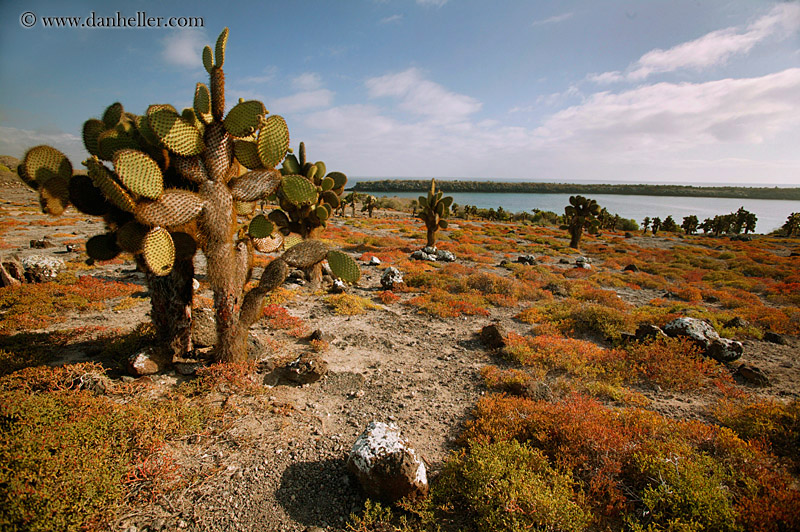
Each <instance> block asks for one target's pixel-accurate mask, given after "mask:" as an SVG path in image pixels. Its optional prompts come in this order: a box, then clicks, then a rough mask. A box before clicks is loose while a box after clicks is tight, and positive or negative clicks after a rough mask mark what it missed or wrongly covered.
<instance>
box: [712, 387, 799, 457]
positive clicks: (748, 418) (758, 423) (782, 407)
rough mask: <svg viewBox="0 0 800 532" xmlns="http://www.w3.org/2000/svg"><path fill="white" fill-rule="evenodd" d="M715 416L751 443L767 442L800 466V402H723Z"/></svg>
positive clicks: (717, 408)
mask: <svg viewBox="0 0 800 532" xmlns="http://www.w3.org/2000/svg"><path fill="white" fill-rule="evenodd" d="M714 416H715V417H716V418H717V420H718V421H719V422H720V423H721V424H722V425H724V426H726V427H730V428H731V429H733V430H734V431H735V432H736V433H737V434H738V435H739V436H741V437H742V438H744V439H748V440H762V441H766V442H768V443H769V444H770V446H771V447H772V451H773V452H774V453H775V454H777V455H778V456H785V457H788V458H790V459H792V460H794V461H795V462H796V463H798V464H800V402H799V401H798V400H797V399H794V400H792V401H790V402H788V403H784V402H781V401H777V400H774V399H764V400H759V401H756V402H752V403H747V402H742V401H731V400H723V401H720V402H719V403H717V405H716V406H715V408H714Z"/></svg>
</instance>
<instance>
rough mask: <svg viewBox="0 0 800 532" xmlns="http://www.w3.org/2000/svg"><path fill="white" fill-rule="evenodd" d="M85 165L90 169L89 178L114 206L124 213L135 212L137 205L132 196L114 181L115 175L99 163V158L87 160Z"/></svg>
mask: <svg viewBox="0 0 800 532" xmlns="http://www.w3.org/2000/svg"><path fill="white" fill-rule="evenodd" d="M83 164H84V165H86V168H88V169H89V177H90V178H91V179H92V182H93V183H94V186H96V187H97V188H99V189H100V190H101V191H102V192H103V195H104V196H105V197H106V198H107V199H108V200H109V201H110V202H111V203H112V204H114V205H116V206H117V207H118V208H120V209H122V210H123V211H127V212H133V208H134V207H135V205H136V204H135V203H134V202H133V199H132V198H131V196H130V194H128V193H127V192H126V191H125V189H124V188H122V186H121V185H120V184H119V183H117V181H116V179H114V174H113V172H111V170H109V169H108V168H106V167H105V165H103V164H102V163H101V162H100V161H98V160H97V157H93V158H91V159H87V160H86V161H84V162H83Z"/></svg>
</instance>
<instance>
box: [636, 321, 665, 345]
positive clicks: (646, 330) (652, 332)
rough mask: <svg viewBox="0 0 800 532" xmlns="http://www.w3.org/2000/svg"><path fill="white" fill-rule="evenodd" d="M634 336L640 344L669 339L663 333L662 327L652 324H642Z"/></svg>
mask: <svg viewBox="0 0 800 532" xmlns="http://www.w3.org/2000/svg"><path fill="white" fill-rule="evenodd" d="M634 336H635V338H636V340H638V341H639V342H641V341H644V340H655V339H658V338H666V337H667V335H666V333H665V332H664V331H662V330H661V328H660V327H657V326H655V325H652V324H650V323H642V324H641V325H639V327H637V328H636V334H635V335H634Z"/></svg>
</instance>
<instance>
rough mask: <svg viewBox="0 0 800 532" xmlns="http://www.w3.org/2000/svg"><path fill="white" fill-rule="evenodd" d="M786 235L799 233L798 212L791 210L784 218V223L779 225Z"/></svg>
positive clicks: (799, 221) (799, 214)
mask: <svg viewBox="0 0 800 532" xmlns="http://www.w3.org/2000/svg"><path fill="white" fill-rule="evenodd" d="M781 229H783V232H784V234H785V235H786V236H796V235H800V212H793V213H791V214H790V215H789V216H788V217H787V218H786V223H785V224H783V226H782V227H781Z"/></svg>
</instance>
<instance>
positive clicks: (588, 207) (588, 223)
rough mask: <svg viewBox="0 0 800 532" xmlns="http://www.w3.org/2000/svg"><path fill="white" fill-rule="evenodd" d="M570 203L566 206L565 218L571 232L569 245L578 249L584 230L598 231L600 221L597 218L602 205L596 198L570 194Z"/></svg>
mask: <svg viewBox="0 0 800 532" xmlns="http://www.w3.org/2000/svg"><path fill="white" fill-rule="evenodd" d="M569 203H570V204H569V205H567V206H566V207H565V208H564V218H565V220H566V224H567V230H568V231H569V234H570V241H569V247H571V248H575V249H578V247H580V244H581V236H583V230H584V229H586V230H587V231H588V232H589V233H596V232H597V229H598V228H599V227H600V221H599V220H598V219H597V217H598V216H599V215H600V205H598V204H597V202H596V201H595V200H593V199H587V198H584V197H583V196H570V197H569Z"/></svg>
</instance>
